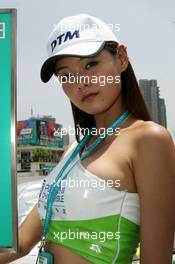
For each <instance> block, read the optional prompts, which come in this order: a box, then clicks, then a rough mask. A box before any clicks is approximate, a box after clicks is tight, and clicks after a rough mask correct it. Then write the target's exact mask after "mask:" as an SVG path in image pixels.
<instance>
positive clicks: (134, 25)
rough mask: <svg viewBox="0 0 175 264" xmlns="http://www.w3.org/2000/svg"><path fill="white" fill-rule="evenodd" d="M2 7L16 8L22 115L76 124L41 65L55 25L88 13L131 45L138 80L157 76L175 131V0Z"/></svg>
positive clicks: (23, 1)
mask: <svg viewBox="0 0 175 264" xmlns="http://www.w3.org/2000/svg"><path fill="white" fill-rule="evenodd" d="M0 8H17V119H18V120H23V119H27V118H29V117H30V112H31V106H32V108H33V114H34V116H37V115H40V116H42V115H52V116H53V117H56V120H57V123H62V124H63V126H64V127H68V126H73V118H72V112H71V107H70V102H69V100H68V99H67V97H66V96H65V95H64V93H63V91H62V89H61V87H59V86H58V84H56V83H55V82H54V79H52V80H51V81H50V82H49V83H47V84H44V83H42V82H41V80H40V68H41V66H42V63H43V62H44V60H45V59H46V58H47V52H46V43H47V39H48V36H49V34H50V32H51V31H52V29H53V27H54V25H55V24H57V23H58V21H59V20H60V19H62V18H64V17H66V16H71V15H76V14H79V13H87V14H90V15H92V16H96V17H98V18H100V19H101V20H103V21H104V22H106V23H107V24H120V31H118V32H115V34H116V36H117V37H118V39H119V40H120V41H121V42H123V43H124V44H125V45H126V46H127V51H128V54H129V58H130V61H131V63H132V65H133V68H134V70H135V74H136V77H137V79H157V81H158V86H159V87H160V96H161V97H163V98H164V99H165V103H166V107H167V119H168V130H169V131H170V132H171V133H172V131H173V129H174V131H175V114H174V113H175V51H174V47H175V12H174V11H175V1H174V0H167V1H160V0H142V1H140V0H132V1H131V0H122V1H118V0H109V1H100V0H88V1H80V0H74V1H58V0H45V1H43V0H37V1H36V0H30V1H27V0H20V1H18V0H13V1H12V0H5V1H2V0H0Z"/></svg>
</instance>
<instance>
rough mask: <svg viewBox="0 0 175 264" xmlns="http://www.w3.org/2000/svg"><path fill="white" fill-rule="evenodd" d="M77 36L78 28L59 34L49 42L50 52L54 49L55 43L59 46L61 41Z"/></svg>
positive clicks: (78, 35)
mask: <svg viewBox="0 0 175 264" xmlns="http://www.w3.org/2000/svg"><path fill="white" fill-rule="evenodd" d="M79 37H80V34H79V30H75V31H74V32H73V33H72V32H71V31H68V32H66V33H64V34H61V35H59V36H58V37H57V38H56V39H55V40H54V41H52V42H51V49H52V52H53V51H54V49H55V48H56V46H57V45H58V46H60V45H61V44H62V43H63V42H66V41H68V40H71V39H73V38H79Z"/></svg>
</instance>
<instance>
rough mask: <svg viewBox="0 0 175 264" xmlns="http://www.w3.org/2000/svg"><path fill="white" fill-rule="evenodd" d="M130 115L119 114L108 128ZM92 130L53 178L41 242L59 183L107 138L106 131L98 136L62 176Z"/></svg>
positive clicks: (127, 113)
mask: <svg viewBox="0 0 175 264" xmlns="http://www.w3.org/2000/svg"><path fill="white" fill-rule="evenodd" d="M129 115H130V113H129V112H128V111H125V112H124V113H123V114H121V115H120V116H119V118H117V119H116V120H115V121H114V122H113V123H112V125H111V126H110V127H109V128H110V129H111V128H112V129H115V128H116V127H118V126H119V125H120V124H121V123H122V122H123V121H124V120H125V119H126V118H127V117H128V116H129ZM109 128H108V129H109ZM92 129H94V127H92V128H91V129H90V133H87V135H85V136H84V137H83V139H82V140H81V141H80V143H79V144H78V145H77V146H76V148H75V150H74V151H73V153H72V154H71V156H70V157H69V159H68V160H67V161H66V163H65V164H64V166H63V167H62V169H61V170H60V172H59V173H58V175H57V177H56V178H55V181H54V183H53V184H52V185H51V189H50V192H49V195H48V199H47V206H46V217H45V220H44V227H43V232H42V241H44V240H45V237H46V234H47V232H48V229H49V223H50V220H51V218H52V205H53V202H54V200H55V198H56V195H57V193H58V189H59V185H60V183H61V180H63V179H64V178H65V177H66V176H67V175H68V173H69V172H70V171H71V170H72V169H73V168H74V166H75V165H76V164H77V163H78V162H80V161H81V160H82V159H83V158H85V157H86V156H87V155H88V154H89V153H90V152H91V151H92V150H93V149H94V148H95V147H96V146H97V145H98V144H99V143H101V142H102V141H103V140H104V139H105V138H106V137H107V136H108V132H107V131H108V129H107V130H106V131H105V134H104V135H103V136H102V135H100V136H99V137H98V138H97V139H96V140H95V142H94V143H93V144H92V145H91V146H90V147H89V148H88V150H87V151H86V152H85V153H83V154H82V156H81V158H79V159H78V160H77V161H76V162H75V163H74V164H73V166H72V167H71V168H70V169H69V170H68V172H67V173H66V174H64V175H63V173H64V171H65V169H66V168H67V167H68V165H69V164H71V162H72V161H73V160H74V159H75V158H76V156H77V154H78V153H79V152H80V151H81V149H82V148H83V147H84V145H85V144H86V142H87V141H88V139H89V138H90V136H91V131H92Z"/></svg>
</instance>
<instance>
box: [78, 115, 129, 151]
mask: <svg viewBox="0 0 175 264" xmlns="http://www.w3.org/2000/svg"><path fill="white" fill-rule="evenodd" d="M130 116H131V113H130V114H129V115H128V116H127V118H125V120H124V121H123V122H122V123H121V124H123V123H124V122H125V121H126V120H127V119H128V118H129V117H130ZM118 129H119V130H120V127H118ZM87 143H88V142H87ZM87 143H86V144H85V146H84V148H83V149H82V151H81V154H82V153H83V152H85V151H87V150H88V149H89V148H90V147H91V146H92V145H93V143H94V141H93V142H92V144H91V145H90V146H87Z"/></svg>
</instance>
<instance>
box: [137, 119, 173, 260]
mask: <svg viewBox="0 0 175 264" xmlns="http://www.w3.org/2000/svg"><path fill="white" fill-rule="evenodd" d="M140 135H141V136H140V138H139V140H138V142H137V143H138V144H137V147H136V148H137V155H136V156H135V158H134V161H133V166H134V173H135V180H136V185H137V190H138V193H139V196H140V205H141V264H155V263H158V264H170V263H172V251H173V240H174V231H175V147H174V144H173V141H172V138H171V136H170V134H169V132H168V130H167V129H165V128H163V127H162V126H159V125H157V124H155V123H153V122H149V125H147V126H146V127H145V129H143V130H142V132H141V134H140Z"/></svg>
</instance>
